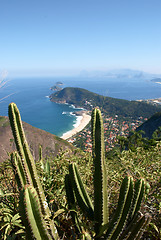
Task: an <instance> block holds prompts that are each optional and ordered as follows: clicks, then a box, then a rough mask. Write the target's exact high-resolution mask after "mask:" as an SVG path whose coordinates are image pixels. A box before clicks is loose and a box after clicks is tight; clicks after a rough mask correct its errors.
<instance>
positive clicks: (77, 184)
mask: <svg viewBox="0 0 161 240" xmlns="http://www.w3.org/2000/svg"><path fill="white" fill-rule="evenodd" d="M69 175H70V180H71V183H72V187H73V189H74V192H75V196H76V199H77V202H78V205H79V207H80V208H81V209H82V211H83V212H84V213H86V214H87V215H88V217H89V218H90V219H93V216H94V211H93V204H92V202H91V199H90V197H89V195H88V193H87V191H86V189H85V187H84V185H83V182H82V179H81V177H80V175H79V172H78V169H77V166H76V164H74V163H72V164H70V165H69Z"/></svg>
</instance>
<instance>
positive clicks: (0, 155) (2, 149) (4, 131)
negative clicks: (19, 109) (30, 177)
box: [0, 117, 74, 162]
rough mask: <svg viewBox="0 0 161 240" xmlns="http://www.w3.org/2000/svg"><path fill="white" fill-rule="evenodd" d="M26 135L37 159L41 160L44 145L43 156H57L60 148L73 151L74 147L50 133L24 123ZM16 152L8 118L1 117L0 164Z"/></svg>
mask: <svg viewBox="0 0 161 240" xmlns="http://www.w3.org/2000/svg"><path fill="white" fill-rule="evenodd" d="M23 127H24V131H25V135H26V138H27V141H28V144H29V146H30V149H31V152H32V154H33V156H34V158H35V160H38V158H39V153H38V149H39V144H41V145H42V149H43V156H44V157H45V156H46V155H50V154H52V155H54V156H55V155H57V153H58V151H59V150H60V148H63V149H67V148H68V149H71V150H72V149H73V148H74V147H73V146H72V145H71V144H69V143H68V142H66V141H64V140H63V139H61V138H59V137H57V136H55V135H53V134H51V133H48V132H46V131H44V130H41V129H38V128H35V127H33V126H31V125H30V124H28V123H25V122H23ZM14 150H16V147H15V144H14V140H13V135H12V132H11V128H10V125H9V119H8V117H0V162H2V161H4V160H6V159H7V158H8V154H7V153H8V152H12V151H14Z"/></svg>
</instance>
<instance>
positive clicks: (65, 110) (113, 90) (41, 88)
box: [0, 77, 161, 136]
mask: <svg viewBox="0 0 161 240" xmlns="http://www.w3.org/2000/svg"><path fill="white" fill-rule="evenodd" d="M58 81H60V82H62V83H63V84H64V85H63V87H81V88H85V89H87V90H90V91H92V92H95V93H98V94H101V95H104V96H109V97H114V98H119V99H127V100H138V99H152V98H159V97H161V84H158V83H154V82H152V81H150V80H144V79H120V78H119V79H118V78H116V79H114V78H112V79H109V78H85V77H83V78H80V77H79V78H78V77H75V78H74V77H70V78H69V77H62V78H54V77H53V78H51V77H50V78H49V77H48V78H45V77H43V78H15V79H12V80H10V81H9V82H8V83H7V84H6V85H5V86H4V87H3V88H1V89H0V99H2V98H3V97H5V96H8V97H7V98H5V99H3V100H1V102H0V116H7V115H8V113H7V112H8V104H9V103H10V102H15V103H16V104H17V106H18V108H19V110H20V113H21V117H22V120H23V121H25V122H27V123H29V124H31V125H32V126H35V127H37V128H40V129H43V130H45V131H48V132H50V133H53V134H55V135H57V136H62V135H63V133H65V132H67V131H69V130H71V129H73V128H74V126H75V125H76V124H77V121H78V120H79V119H78V118H77V117H76V116H75V115H73V114H72V113H73V111H74V110H75V109H74V106H70V105H66V104H56V103H53V102H51V101H50V99H49V95H50V94H52V93H53V91H52V90H51V89H50V88H51V87H52V86H53V85H55V84H56V82H58Z"/></svg>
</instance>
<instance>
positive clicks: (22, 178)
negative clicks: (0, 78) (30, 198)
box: [8, 103, 59, 239]
mask: <svg viewBox="0 0 161 240" xmlns="http://www.w3.org/2000/svg"><path fill="white" fill-rule="evenodd" d="M8 114H9V120H10V125H11V129H12V133H13V136H14V140H15V143H16V147H17V151H18V153H13V154H12V156H11V160H12V164H13V166H14V169H15V173H16V179H17V183H18V185H19V189H20V188H24V187H25V186H26V185H30V186H32V187H33V188H35V190H36V192H37V195H38V199H39V202H40V207H41V209H40V211H41V214H42V216H43V218H45V219H47V221H48V225H49V226H50V232H51V234H52V236H53V239H59V237H58V233H57V229H56V227H55V225H54V222H53V221H52V220H51V219H50V216H51V213H50V210H49V207H48V204H47V202H46V198H45V194H44V191H43V188H42V186H41V184H40V181H39V177H38V175H37V171H36V166H35V162H34V159H33V157H32V154H31V152H30V149H29V146H28V143H27V140H26V137H25V133H24V130H23V126H22V121H21V116H20V113H19V110H18V108H17V106H16V104H15V103H10V104H9V110H8ZM31 204H32V202H31ZM21 206H22V205H21V204H20V207H21ZM22 218H23V216H22ZM23 221H24V222H25V220H24V219H23ZM26 226H27V225H26Z"/></svg>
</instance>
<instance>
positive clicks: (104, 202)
mask: <svg viewBox="0 0 161 240" xmlns="http://www.w3.org/2000/svg"><path fill="white" fill-rule="evenodd" d="M91 125H92V147H93V148H92V153H93V163H94V219H95V231H96V234H99V231H100V229H101V227H103V226H104V225H106V224H108V221H109V213H108V195H107V173H106V166H105V149H104V129H103V120H102V116H101V111H100V110H99V109H97V108H95V109H94V110H93V112H92V121H91Z"/></svg>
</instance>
